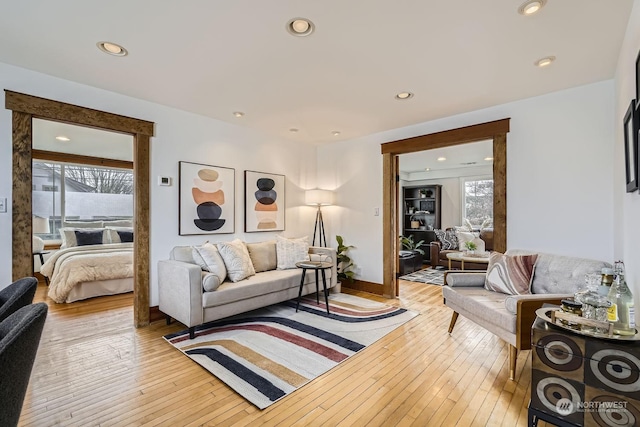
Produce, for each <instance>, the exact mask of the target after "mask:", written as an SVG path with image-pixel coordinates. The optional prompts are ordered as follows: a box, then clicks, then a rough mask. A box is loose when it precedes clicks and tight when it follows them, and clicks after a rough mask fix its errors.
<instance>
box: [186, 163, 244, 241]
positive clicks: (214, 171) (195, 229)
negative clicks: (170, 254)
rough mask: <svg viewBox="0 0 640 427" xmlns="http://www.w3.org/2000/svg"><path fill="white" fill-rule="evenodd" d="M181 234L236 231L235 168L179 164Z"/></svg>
mask: <svg viewBox="0 0 640 427" xmlns="http://www.w3.org/2000/svg"><path fill="white" fill-rule="evenodd" d="M178 169H179V176H180V189H179V191H180V195H179V200H180V207H179V221H178V222H179V234H180V235H181V236H184V235H189V234H219V233H233V232H234V231H235V219H234V218H235V169H231V168H223V167H220V166H209V165H203V164H199V163H190V162H179V163H178Z"/></svg>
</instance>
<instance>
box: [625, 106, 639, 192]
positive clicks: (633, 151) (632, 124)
mask: <svg viewBox="0 0 640 427" xmlns="http://www.w3.org/2000/svg"><path fill="white" fill-rule="evenodd" d="M637 114H638V112H637V111H636V101H635V99H632V100H631V104H629V108H628V109H627V113H626V114H625V115H624V158H625V171H626V178H627V193H632V192H634V191H636V190H637V189H638V117H637Z"/></svg>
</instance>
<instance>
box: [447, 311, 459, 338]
mask: <svg viewBox="0 0 640 427" xmlns="http://www.w3.org/2000/svg"><path fill="white" fill-rule="evenodd" d="M456 320H458V312H456V311H454V312H453V316H451V323H449V333H451V332H453V327H454V326H456Z"/></svg>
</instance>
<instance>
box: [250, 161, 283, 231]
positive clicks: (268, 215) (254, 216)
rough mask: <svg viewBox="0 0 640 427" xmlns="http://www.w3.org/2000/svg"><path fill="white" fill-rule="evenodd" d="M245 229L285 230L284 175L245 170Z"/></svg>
mask: <svg viewBox="0 0 640 427" xmlns="http://www.w3.org/2000/svg"><path fill="white" fill-rule="evenodd" d="M244 210H245V213H244V231H245V232H248V233H250V232H254V231H282V230H284V211H285V203H284V175H277V174H273V173H265V172H254V171H244Z"/></svg>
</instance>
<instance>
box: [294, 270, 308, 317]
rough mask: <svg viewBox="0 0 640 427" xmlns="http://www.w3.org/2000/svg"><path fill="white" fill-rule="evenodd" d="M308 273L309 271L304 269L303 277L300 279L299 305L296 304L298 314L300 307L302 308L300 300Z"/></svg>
mask: <svg viewBox="0 0 640 427" xmlns="http://www.w3.org/2000/svg"><path fill="white" fill-rule="evenodd" d="M306 273H307V269H306V268H303V269H302V277H300V290H299V291H298V303H297V304H296V313H297V312H298V307H300V298H301V297H302V287H303V286H304V276H305V274H306Z"/></svg>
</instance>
